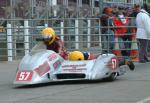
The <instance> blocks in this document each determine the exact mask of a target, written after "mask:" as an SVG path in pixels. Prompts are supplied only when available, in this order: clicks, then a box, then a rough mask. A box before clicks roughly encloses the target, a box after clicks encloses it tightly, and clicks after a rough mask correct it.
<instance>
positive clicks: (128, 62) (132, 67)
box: [126, 61, 135, 71]
mask: <svg viewBox="0 0 150 103" xmlns="http://www.w3.org/2000/svg"><path fill="white" fill-rule="evenodd" d="M126 64H127V65H128V67H129V69H130V70H131V71H133V70H134V68H135V65H134V63H133V62H132V61H127V62H126Z"/></svg>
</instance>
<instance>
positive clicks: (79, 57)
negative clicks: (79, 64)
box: [69, 51, 84, 61]
mask: <svg viewBox="0 0 150 103" xmlns="http://www.w3.org/2000/svg"><path fill="white" fill-rule="evenodd" d="M69 60H73V61H76V60H84V55H83V53H82V52H80V51H73V52H70V53H69Z"/></svg>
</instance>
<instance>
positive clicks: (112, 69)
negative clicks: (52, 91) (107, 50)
mask: <svg viewBox="0 0 150 103" xmlns="http://www.w3.org/2000/svg"><path fill="white" fill-rule="evenodd" d="M122 74H124V72H122V69H121V68H120V67H119V66H118V59H117V58H116V56H115V55H114V54H101V55H99V56H98V57H97V58H96V59H93V60H83V61H69V60H64V59H63V58H62V57H61V56H60V55H58V54H57V53H55V52H54V51H51V50H38V51H37V52H31V53H29V54H27V55H25V56H24V57H23V59H22V60H21V62H20V64H19V66H18V69H17V72H16V76H15V80H14V84H38V83H46V82H52V81H65V80H97V79H103V78H107V79H109V80H115V79H116V77H117V76H119V75H122Z"/></svg>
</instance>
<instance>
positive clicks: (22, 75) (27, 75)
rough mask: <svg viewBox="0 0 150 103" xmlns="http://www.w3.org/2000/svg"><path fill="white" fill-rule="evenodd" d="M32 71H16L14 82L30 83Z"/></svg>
mask: <svg viewBox="0 0 150 103" xmlns="http://www.w3.org/2000/svg"><path fill="white" fill-rule="evenodd" d="M32 75H33V72H32V71H18V73H17V77H16V81H30V80H31V79H32Z"/></svg>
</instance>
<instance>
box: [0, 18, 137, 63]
mask: <svg viewBox="0 0 150 103" xmlns="http://www.w3.org/2000/svg"><path fill="white" fill-rule="evenodd" d="M6 21H7V26H6V27H1V28H0V29H1V30H0V31H2V32H1V33H0V61H1V60H5V61H12V60H17V59H21V58H22V57H23V56H24V55H25V54H27V53H29V52H30V50H31V48H33V47H34V45H35V44H36V43H37V41H36V38H37V37H40V36H41V30H42V29H43V28H45V27H53V28H54V30H55V32H56V34H57V35H58V36H60V38H61V39H62V40H63V41H64V44H65V47H66V48H67V50H68V51H73V50H80V51H88V52H94V53H108V52H110V50H113V49H115V48H114V45H115V43H116V41H111V39H104V38H105V37H106V36H108V38H109V37H110V36H111V35H113V34H111V33H110V32H106V33H101V30H102V29H103V28H107V29H108V30H109V29H110V28H112V27H110V26H107V27H105V26H101V22H100V20H99V18H65V19H43V20H41V19H26V20H23V19H20V20H12V19H7V20H6ZM20 21H21V22H23V23H22V24H23V25H20V24H19V23H18V22H20ZM39 22H40V23H41V24H39ZM18 24H19V25H18ZM132 27H135V26H128V28H132ZM129 34H131V33H127V34H126V35H129ZM117 42H119V43H126V44H128V43H133V42H135V41H117ZM111 44H113V47H112V48H110V46H112V45H111ZM119 49H120V50H125V51H130V50H131V49H132V48H131V47H129V48H119Z"/></svg>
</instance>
